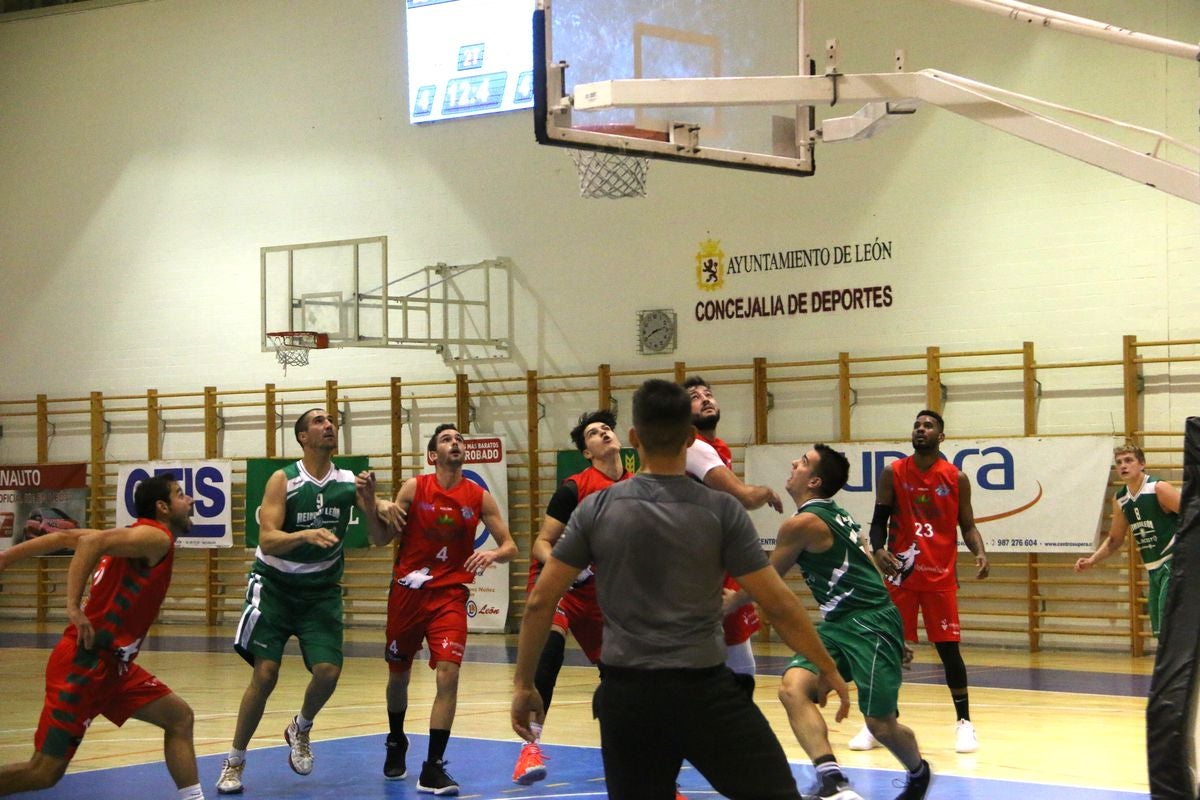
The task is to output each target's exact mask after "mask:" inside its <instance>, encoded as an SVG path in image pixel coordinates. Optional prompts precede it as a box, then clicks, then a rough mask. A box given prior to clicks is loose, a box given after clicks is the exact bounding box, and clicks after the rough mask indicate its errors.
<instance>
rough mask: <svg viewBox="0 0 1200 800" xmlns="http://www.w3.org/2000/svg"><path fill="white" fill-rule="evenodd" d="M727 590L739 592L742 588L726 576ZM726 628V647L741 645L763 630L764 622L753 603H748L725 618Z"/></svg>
mask: <svg viewBox="0 0 1200 800" xmlns="http://www.w3.org/2000/svg"><path fill="white" fill-rule="evenodd" d="M725 588H726V589H732V590H733V591H735V592H736V591H737V590H738V589H740V588H741V587H740V586H738V582H737V581H735V580H734V579H733V578H732V577H731V576H729V575H726V576H725ZM723 625H724V627H725V645H726V646H727V647H728V646H730V645H735V644H741V643H742V642H744V641H746V640H747V639H749V638H750V637H751V636H753V635H754V632H755V631H758V630H761V629H762V620H760V619H759V618H758V612H757V611H755V610H754V604H753V603H747V604H746V605H744V606H741V607H740V608H738V610H737V611H734V612H733V613H732V614H730V615H729V616H727V617H725V622H724V623H723Z"/></svg>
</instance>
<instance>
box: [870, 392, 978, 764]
mask: <svg viewBox="0 0 1200 800" xmlns="http://www.w3.org/2000/svg"><path fill="white" fill-rule="evenodd" d="M945 438H946V435H945V423H944V422H943V421H942V417H941V415H940V414H938V413H937V412H936V411H930V410H928V409H925V410H923V411H919V412H918V413H917V418H916V421H915V422H913V429H912V446H913V454H912V455H911V456H908V457H907V458H902V459H900V460H899V461H895V462H893V463H891V464H888V465H887V466H886V467H884V468H883V472H882V473H881V474H880V476H879V484H878V488H877V489H876V492H875V515H874V518H873V519H872V520H871V551H872V553H873V554H874V557H875V563H876V564H878V565H879V569H880V570H882V572H883V574H884V575H885V576H886V578H887V584H888V589H889V590H890V591H891V593H892V600H893V601H895V603H896V606H897V608H899V609H900V616H901V617H902V618H903V620H904V638H905V639H906V640H908V641H910V642H915V641H917V609H918V608H920V610H921V617H922V619H924V621H925V634H926V637H927V638H928V639H929V641H931V642H933V645H934V647H936V648H937V652H938V657H939V658H941V660H942V667H943V669H944V670H945V673H946V685H947V686H948V687H949V689H950V697H951V699H952V700H953V701H954V710H955V716H956V718H957V720H958V721H957V723H956V727H955V750H957V751H958V752H960V753H973V752H975V751H976V750H978V749H979V740H978V738H977V737H976V735H975V727H974V725H972V723H971V709H970V703H969V702H968V692H967V667H966V665H965V664H964V663H963V658H962V653H961V652H960V651H959V646H958V643H959V640H960V638H961V633H960V630H959V624H958V577H957V573H956V572H955V565H956V564H957V561H958V534H957V531H956V530H955V529H956V527H957V528H958V529H961V530H962V538H963V541H964V542H965V543H966V545H967V547H968V548H969V549H970V551H971V552H972V553H973V554H974V555H975V568H976V572H975V577H976V578H986V577H987V576H988V557H987V553H986V552H985V551H984V547H983V537H982V536H980V535H979V529H978V528H977V527H975V512H974V511H973V510H972V509H971V481H970V479H969V478H967V476H966V475H964V474H963V472H962V470H960V469H959V468H958V467H956V466H954V465H953V464H951V463H950V462H949V461H947V460H946V459H945V458H944V457H943V456H942V454H941V449H940V446H941V443H942V441H943V440H944V439H945ZM889 519H890V521H891V522H890V535H889V531H888V524H889ZM864 732H865V735H864ZM876 744H877V743H876V742H875V741H874V739H873V737H871V736H870V732H869V731H867V730H866V728H863V731H860V732H859V733H858V735H856V736H855V737H854V738H853V739H852V740H851V742H850V748H851V749H852V750H869V749H871V748H872V747H874V746H875V745H876Z"/></svg>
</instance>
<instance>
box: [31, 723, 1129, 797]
mask: <svg viewBox="0 0 1200 800" xmlns="http://www.w3.org/2000/svg"><path fill="white" fill-rule="evenodd" d="M383 740H384V736H383V735H382V734H376V735H372V736H357V737H353V738H348V739H337V740H334V741H324V742H320V741H316V742H313V752H314V754H315V755H316V768H315V769H314V770H313V773H312V774H311V775H309V776H307V777H301V776H299V775H296V774H295V773H293V772H292V771H291V769H289V767H288V765H287V749H286V748H285V747H283V746H280V747H271V748H263V749H259V750H252V751H251V752H250V758H249V759H248V761H247V767H246V774H245V778H244V783H245V787H246V789H245V792H244V793H243V794H242V795H241V797H244V798H246V800H254V798H279V799H280V800H289V799H290V798H295V800H384V799H385V798H409V797H411V798H414V800H415V798H420V797H424V798H428V797H432V795H429V794H424V793H421V792H418V791H417V773H418V771H419V770H420V767H421V760H422V758H423V756H424V753H425V748H426V741H425V737H424V736H415V735H410V740H411V745H410V748H409V759H408V777H407V778H405V779H404V780H402V781H387V780H384V779H383V775H382V772H381V770H382V767H383V752H384V749H383ZM519 750H520V744H519V743H518V742H516V741H512V742H498V741H490V740H485V739H462V738H452V739H451V740H450V747H449V750H448V752H447V754H446V757H447V759H448V761H449V767H448V769H449V772H450V774H451V775H453V776H454V778H455V780H457V781H458V782H459V784H460V786H461V787H462V793H461V795H460V796H461V797H463V798H472V799H474V798H479V799H480V800H524V799H525V798H588V797H596V798H602V797H605V796H606V793H605V790H604V770H603V767H602V766H601V761H600V751H599V750H598V749H596V748H592V747H562V746H555V745H547V746H545V747H544V748H543V751H544V752H545V754H546V755H548V756H549V760H548V767H549V770H550V774H549V776H548V777H547V779H546V780H545V781H543V782H541V783H538V784H535V785H533V786H529V787H525V786H516V785H514V784H513V783H512V782H511V781H510V780H509V779H510V777H511V774H512V766H513V763H514V762H515V760H516V757H517V753H518V751H519ZM221 758H222V757H221V756H206V757H204V758H201V759H200V780H201V783H202V784H203V785H204V791H205V794H206V796H208V797H209V798H215V797H219V796H220V795H217V793H216V790H215V789H214V788H213V785H214V784H215V783H216V780H217V774H218V772H219V771H220V768H221ZM936 768H937V765H936V764H935V765H934V769H935V772H936ZM792 771H793V772H794V773H795V775H796V780H797V783H798V785H799V786H800V788H801V790H803V789H806V788H807V787H809V786H810V785H811V784H812V782H813V770H812V767H811V766H809V765H808V764H793V766H792ZM847 773H848V774H849V776H850V779H851V780H852V781H853V783H854V788H855V789H856V790H857V791H858V792H859V793H860V794H862V795H863V796H864V797H866V798H870V799H871V800H875V799H876V798H890V797H894V796H895V795H896V794H897V793H898V792H899V788H897V786H898V784H897V785H894V784H893V781H899V780H900V779H901V777H902V776H901V773H900V772H892V771H888V770H865V769H848V770H847ZM679 783H680V787H681V789H682V791H683V793H684V794H685V795H687V796H688V797H689V798H691V799H692V800H696V799H697V798H714V797H718V795H717V794H716V792H714V791H713V790H712V788H711V787H710V786H709V785H708V783H707V782H706V781H705V780H704V778H703V777H702V776H701V775H700V774H699V773H698V772H696V771H695V770H693V769H691V768H690V767H687V766H685V768H684V770H683V772H682V773H681V774H680V781H679ZM172 796H174V785H173V784H172V783H171V779H170V777H169V776H168V775H167V770H166V767H165V766H163V764H162V763H161V762H157V763H152V764H142V765H137V766H131V767H118V768H115V769H104V770H95V771H92V772H81V773H75V774H70V775H67V776H66V777H65V778H63V780H62V782H61V783H60V784H59V785H58V786H56V787H55V788H54V789H52V790H51V791H48V792H39V793H36V794H34V793H27V794H20V795H14V797H19V798H28V800H34V799H35V798H50V797H61V798H64V800H65V798H71V800H75V799H76V798H86V800H129V798H130V797H141V798H148V799H151V798H169V797H172ZM235 796H236V795H235ZM1147 796H1148V795H1145V794H1141V793H1137V792H1118V791H1112V790H1102V789H1084V788H1077V787H1072V786H1051V785H1046V784H1038V783H1027V782H1018V781H1002V780H990V779H983V778H969V779H968V778H960V777H956V776H952V775H937V776H936V777H935V779H934V782H933V786H932V788H931V789H930V792H929V795H928V797H929V798H931V799H933V800H939V799H942V800H951V798H955V799H957V800H1001V798H1003V799H1004V800H1009V798H1012V797H1020V798H1021V800H1134V799H1135V798H1136V799H1140V798H1145V797H1147Z"/></svg>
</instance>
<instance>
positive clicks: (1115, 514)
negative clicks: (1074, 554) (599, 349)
mask: <svg viewBox="0 0 1200 800" xmlns="http://www.w3.org/2000/svg"><path fill="white" fill-rule="evenodd" d="M1127 533H1129V520H1127V519H1125V513H1124V512H1123V511H1121V504H1120V503H1118V502H1117V498H1115V497H1114V498H1113V501H1112V522H1111V523H1109V526H1108V535H1107V536H1105V537H1104V541H1102V542H1100V546H1099V547H1097V548H1096V552H1094V553H1092V554H1091V555H1090V556H1087V557H1086V558H1081V559H1078V560H1077V561H1076V562H1075V571H1076V572H1083V571H1084V570H1085V569H1091V568H1092V567H1094V566H1096V565H1097V564H1099V563H1100V562H1101V561H1103V560H1104V559H1106V558H1108V557H1109V556H1111V555H1112V554H1113V553H1115V552H1117V551H1118V550H1120V549H1121V545H1122V544H1124V543H1125V534H1127Z"/></svg>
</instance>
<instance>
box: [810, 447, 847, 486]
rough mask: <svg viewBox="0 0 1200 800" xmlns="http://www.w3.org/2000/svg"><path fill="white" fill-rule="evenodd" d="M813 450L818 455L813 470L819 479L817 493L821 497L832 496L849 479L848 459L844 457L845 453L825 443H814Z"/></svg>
mask: <svg viewBox="0 0 1200 800" xmlns="http://www.w3.org/2000/svg"><path fill="white" fill-rule="evenodd" d="M813 450H816V451H817V455H818V456H819V457H820V460H819V461H817V468H816V469H815V470H813V472H814V473H815V474H816V476H817V477H818V478H820V479H821V488H820V489H818V490H817V493H818V494H819V495H820V496H821V497H833V496H834V495H835V494H837V493H838V492H840V491H841V490H842V487H843V486H845V485H846V481H847V480H849V479H850V460H849V459H848V458H846V454H845V453H842V452H839V451H837V450H834V449H833V448H832V447H830V446H829V445H827V444H820V443H817V444H814V445H813Z"/></svg>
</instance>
